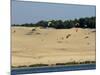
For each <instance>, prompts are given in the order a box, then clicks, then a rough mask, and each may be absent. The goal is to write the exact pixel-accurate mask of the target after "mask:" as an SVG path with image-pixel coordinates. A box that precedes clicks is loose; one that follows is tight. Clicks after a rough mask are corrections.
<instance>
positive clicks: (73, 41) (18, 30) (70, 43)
mask: <svg viewBox="0 0 100 75" xmlns="http://www.w3.org/2000/svg"><path fill="white" fill-rule="evenodd" d="M11 29H12V31H11V42H12V44H11V45H12V50H11V51H12V66H16V67H17V66H23V65H26V66H29V65H32V64H49V65H52V64H56V63H67V62H73V61H75V62H82V61H83V62H84V61H95V60H96V59H95V58H96V57H95V53H96V44H95V42H96V37H95V35H96V30H95V29H88V28H86V29H82V28H71V29H54V28H40V27H11Z"/></svg>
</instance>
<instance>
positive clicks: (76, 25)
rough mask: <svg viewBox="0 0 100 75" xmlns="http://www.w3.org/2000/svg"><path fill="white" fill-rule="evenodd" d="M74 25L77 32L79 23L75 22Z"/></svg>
mask: <svg viewBox="0 0 100 75" xmlns="http://www.w3.org/2000/svg"><path fill="white" fill-rule="evenodd" d="M75 27H76V30H75V31H76V32H78V27H79V23H76V24H75Z"/></svg>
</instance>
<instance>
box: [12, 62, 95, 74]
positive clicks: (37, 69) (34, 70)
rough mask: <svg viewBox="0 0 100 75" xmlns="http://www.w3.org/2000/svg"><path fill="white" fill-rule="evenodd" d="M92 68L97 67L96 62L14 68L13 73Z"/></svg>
mask: <svg viewBox="0 0 100 75" xmlns="http://www.w3.org/2000/svg"><path fill="white" fill-rule="evenodd" d="M92 69H96V64H85V65H74V66H53V67H30V68H17V69H12V71H11V75H16V74H31V73H45V72H61V71H75V70H92Z"/></svg>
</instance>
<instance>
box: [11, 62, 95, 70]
mask: <svg viewBox="0 0 100 75" xmlns="http://www.w3.org/2000/svg"><path fill="white" fill-rule="evenodd" d="M90 64H96V61H85V62H68V63H56V64H55V65H49V64H33V65H29V66H26V65H24V66H12V67H11V68H12V69H18V68H20V69H21V68H22V69H23V68H43V67H59V66H78V65H90Z"/></svg>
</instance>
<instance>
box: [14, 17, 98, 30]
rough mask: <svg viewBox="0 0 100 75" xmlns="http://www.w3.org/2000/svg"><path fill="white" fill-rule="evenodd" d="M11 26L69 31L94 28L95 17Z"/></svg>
mask: <svg viewBox="0 0 100 75" xmlns="http://www.w3.org/2000/svg"><path fill="white" fill-rule="evenodd" d="M12 26H25V27H39V26H40V27H44V28H47V27H52V28H56V29H69V28H73V27H77V28H96V17H84V18H79V19H74V20H64V21H63V20H50V21H46V20H41V21H39V22H37V23H35V24H33V23H25V24H13V25H12Z"/></svg>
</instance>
